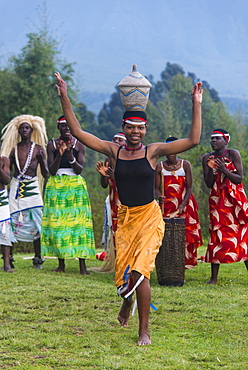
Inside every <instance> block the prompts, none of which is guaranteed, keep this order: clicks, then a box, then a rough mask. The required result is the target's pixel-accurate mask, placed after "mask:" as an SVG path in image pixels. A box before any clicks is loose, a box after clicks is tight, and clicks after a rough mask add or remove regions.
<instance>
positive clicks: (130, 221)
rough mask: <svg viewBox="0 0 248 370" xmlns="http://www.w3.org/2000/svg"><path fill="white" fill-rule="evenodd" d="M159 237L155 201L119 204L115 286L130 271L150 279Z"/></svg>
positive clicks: (160, 222)
mask: <svg viewBox="0 0 248 370" xmlns="http://www.w3.org/2000/svg"><path fill="white" fill-rule="evenodd" d="M163 236H164V221H163V218H162V213H161V210H160V208H159V206H158V204H157V202H156V201H155V200H154V201H153V202H151V203H148V204H146V205H144V206H138V207H127V206H123V205H120V207H119V209H118V226H117V231H116V261H115V270H116V274H115V285H116V286H117V287H119V286H120V285H122V284H124V283H125V282H126V279H125V275H126V273H130V272H131V271H138V272H139V273H140V274H142V275H144V276H145V277H146V278H147V279H150V274H151V272H152V271H153V269H154V266H155V258H156V255H157V253H158V251H159V247H160V246H161V244H162V239H163Z"/></svg>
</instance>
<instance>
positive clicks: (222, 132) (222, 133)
mask: <svg viewBox="0 0 248 370" xmlns="http://www.w3.org/2000/svg"><path fill="white" fill-rule="evenodd" d="M217 136H222V137H224V139H225V140H226V141H227V142H229V141H230V139H231V137H230V134H229V133H228V132H227V131H226V130H224V129H223V128H217V129H215V130H213V131H212V133H211V138H212V137H217Z"/></svg>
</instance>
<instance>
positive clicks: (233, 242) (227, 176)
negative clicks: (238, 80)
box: [0, 73, 248, 345]
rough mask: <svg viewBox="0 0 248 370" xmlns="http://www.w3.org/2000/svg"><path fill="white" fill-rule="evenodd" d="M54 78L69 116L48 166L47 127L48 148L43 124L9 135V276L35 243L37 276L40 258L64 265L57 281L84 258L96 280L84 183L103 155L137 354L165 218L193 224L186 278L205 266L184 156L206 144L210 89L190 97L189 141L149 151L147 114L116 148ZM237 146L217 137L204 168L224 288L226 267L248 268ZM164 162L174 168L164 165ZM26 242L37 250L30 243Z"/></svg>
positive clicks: (129, 125)
mask: <svg viewBox="0 0 248 370" xmlns="http://www.w3.org/2000/svg"><path fill="white" fill-rule="evenodd" d="M55 76H56V79H57V85H56V87H57V90H58V95H59V97H60V100H61V105H62V109H63V113H64V115H63V116H61V117H60V118H59V119H58V122H57V125H58V129H59V131H60V136H59V137H58V138H57V139H52V140H50V141H49V142H48V144H47V161H46V153H45V149H44V146H45V143H46V135H45V129H44V121H43V120H42V119H41V121H43V122H40V126H41V127H42V129H39V132H40V136H43V141H44V145H41V144H40V143H38V142H36V141H35V140H34V139H32V134H33V133H34V132H35V130H36V128H37V127H38V126H39V125H36V124H34V122H36V121H37V120H38V118H37V117H33V116H19V117H17V118H16V119H14V120H16V122H15V123H14V126H13V122H12V121H13V120H12V121H11V122H12V123H11V122H10V123H9V124H8V125H7V126H6V127H5V129H4V131H5V133H4V135H3V143H2V157H1V158H0V176H1V182H0V192H1V193H0V194H1V200H2V202H1V206H0V214H1V224H0V226H1V228H0V237H1V245H2V250H3V258H4V270H5V271H7V272H11V271H13V270H12V269H11V266H10V262H9V256H10V253H11V246H12V243H13V242H15V241H19V240H23V241H33V242H34V249H35V257H34V265H35V266H36V267H40V266H41V264H42V262H43V259H42V257H41V252H42V256H56V257H57V258H58V261H59V265H58V267H57V268H56V269H55V270H54V271H55V272H63V271H65V259H66V258H70V257H78V258H79V268H80V273H81V274H87V273H88V272H87V269H86V265H85V259H86V258H91V257H94V256H95V246H94V234H93V227H92V217H91V209H90V201H89V196H88V192H87V187H86V183H85V180H84V179H83V177H82V176H81V173H82V170H83V165H84V154H85V146H87V147H89V148H91V149H93V150H95V151H97V152H100V153H102V154H104V155H105V156H106V160H105V162H99V163H98V164H97V170H98V172H99V173H100V174H101V185H102V186H103V187H107V186H109V188H110V193H109V207H110V208H111V209H112V228H113V231H114V239H113V245H112V252H113V255H114V267H113V266H112V268H113V269H114V271H115V285H116V288H117V294H118V295H120V296H121V297H122V298H123V303H122V305H121V308H120V310H119V313H118V320H119V323H120V325H121V326H122V327H125V326H127V325H128V321H129V316H130V311H131V307H132V304H133V298H132V297H133V293H134V292H136V299H137V307H138V315H139V331H138V336H139V339H138V345H148V344H150V343H151V339H150V333H149V329H148V321H149V312H150V303H151V290H150V282H149V279H150V274H151V272H152V270H153V268H154V266H155V258H156V255H157V253H158V251H159V248H160V246H161V244H162V239H163V237H164V228H165V224H164V221H163V217H178V216H179V217H184V218H185V226H186V252H185V267H186V268H191V267H193V266H195V265H196V264H197V248H198V247H199V246H200V245H201V244H202V235H201V229H200V223H199V218H198V214H197V209H198V206H197V203H196V200H195V198H194V195H193V194H192V169H191V165H190V163H189V162H188V161H186V160H182V159H180V158H179V157H178V155H177V154H176V153H181V152H184V151H186V150H189V149H190V148H192V147H194V146H195V145H197V144H198V143H199V141H200V134H201V102H202V85H201V83H200V82H198V83H196V84H195V86H194V87H193V89H192V93H191V96H192V124H191V128H190V132H189V136H188V137H187V138H184V139H178V138H176V137H169V138H167V140H166V142H164V143H152V144H149V145H147V146H145V145H143V143H142V140H143V139H144V137H145V134H146V130H147V117H146V113H145V112H144V111H126V112H125V113H124V115H123V121H122V132H119V133H117V134H116V135H115V136H114V138H113V140H112V141H111V142H110V141H105V140H101V139H99V138H97V137H96V136H94V135H92V134H90V133H88V132H86V131H83V130H82V128H81V127H80V124H79V122H78V120H77V119H76V117H75V115H74V112H73V109H72V108H71V104H70V100H69V97H68V95H67V87H66V83H65V81H64V80H63V79H62V78H61V76H60V74H59V73H55ZM39 119H40V118H39ZM38 121H39V120H38ZM12 126H13V127H14V129H13V127H12ZM11 127H12V128H11ZM10 128H11V129H10ZM12 129H13V130H12ZM11 130H12V131H11ZM14 131H15V132H16V138H15V141H16V143H15V145H11V150H10V152H9V153H7V151H6V148H9V147H10V145H9V144H10V142H9V138H10V136H13V137H14V134H13V133H14ZM8 134H9V136H8ZM18 138H19V139H20V140H19V142H18ZM229 139H230V135H229V134H228V133H227V132H226V131H225V130H223V129H217V130H214V131H213V132H212V134H211V145H212V148H213V152H212V153H207V154H205V155H204V156H203V160H202V164H203V172H204V180H205V183H206V185H207V186H208V187H209V188H210V189H211V192H210V198H209V202H210V241H209V244H208V248H207V253H206V262H210V263H211V266H212V275H211V278H210V280H209V281H208V283H210V284H214V283H216V282H217V276H218V269H219V265H220V263H229V262H236V261H241V260H242V261H244V262H245V265H246V267H247V268H248V252H247V240H248V202H247V199H246V195H245V192H244V188H243V185H242V176H243V170H242V161H241V158H240V155H239V152H238V151H237V150H233V149H227V148H226V145H227V143H228V142H229ZM163 156H166V157H167V159H166V160H165V161H163V162H158V160H159V158H161V157H163ZM38 165H40V166H39V167H40V170H41V176H42V177H43V178H45V179H47V178H48V180H47V183H46V187H45V192H44V207H43V202H42V196H41V194H42V193H41V190H40V189H39V182H38V177H39V174H38V172H37V169H38ZM12 167H13V168H14V177H13V179H12V181H11V184H10V193H9V198H8V195H7V192H6V185H7V184H8V183H9V181H10V169H11V168H12ZM154 193H155V194H156V197H157V199H158V202H157V201H156V200H155V198H154ZM8 199H9V205H8ZM8 207H9V208H8ZM42 207H43V214H42V212H41V210H42ZM8 209H10V212H9V213H8ZM117 209H118V212H117ZM161 211H162V212H161ZM4 212H5V213H4ZM117 213H118V214H117ZM10 220H11V221H12V224H13V230H14V232H13V233H12V228H11V222H10ZM23 234H24V235H23ZM25 234H28V236H29V238H31V240H30V239H29V240H27V239H26V236H25ZM108 267H109V266H108Z"/></svg>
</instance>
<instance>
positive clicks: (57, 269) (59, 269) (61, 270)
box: [52, 267, 65, 272]
mask: <svg viewBox="0 0 248 370" xmlns="http://www.w3.org/2000/svg"><path fill="white" fill-rule="evenodd" d="M52 272H65V269H62V268H61V267H57V268H56V269H55V270H52Z"/></svg>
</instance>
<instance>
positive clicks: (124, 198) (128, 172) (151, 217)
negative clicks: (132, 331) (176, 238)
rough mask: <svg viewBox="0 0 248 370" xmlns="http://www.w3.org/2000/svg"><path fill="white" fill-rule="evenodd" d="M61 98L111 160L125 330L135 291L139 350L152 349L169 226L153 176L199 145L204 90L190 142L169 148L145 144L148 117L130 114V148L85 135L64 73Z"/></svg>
mask: <svg viewBox="0 0 248 370" xmlns="http://www.w3.org/2000/svg"><path fill="white" fill-rule="evenodd" d="M55 76H56V78H57V85H56V87H57V89H58V95H59V97H60V99H61V105H62V108H63V111H64V115H65V117H66V121H67V123H68V125H69V127H70V129H71V132H72V135H73V136H75V137H76V138H77V139H78V140H80V141H81V142H82V143H83V144H85V145H86V146H88V147H89V148H91V149H93V150H96V151H98V152H100V153H103V154H104V155H106V156H107V157H109V159H110V161H111V164H112V166H113V169H114V175H115V180H116V184H117V189H118V193H119V197H120V201H121V205H120V207H119V210H118V227H117V232H116V276H115V285H116V287H117V291H118V294H119V295H121V296H122V297H123V298H124V300H123V304H122V307H121V309H120V311H119V315H118V320H119V322H120V324H121V326H123V327H125V326H127V324H128V320H129V315H130V310H131V305H132V293H133V291H134V290H135V289H136V297H137V305H138V314H139V340H138V345H148V344H150V343H151V339H150V335H149V331H148V320H149V312H150V300H151V292H150V282H149V279H150V274H151V272H152V270H153V268H154V264H155V258H156V254H157V253H158V250H159V247H160V245H161V242H162V238H163V234H164V222H163V219H162V214H161V211H160V208H159V206H158V204H157V202H156V201H155V200H154V190H153V189H154V172H155V167H156V163H157V160H158V159H159V158H160V157H162V156H164V155H167V154H174V153H180V152H183V151H185V150H188V149H190V148H192V147H194V146H195V145H197V144H198V143H199V140H200V134H201V102H202V84H201V82H198V83H197V84H196V85H195V86H194V87H193V89H192V103H193V111H192V125H191V129H190V133H189V136H188V137H187V138H185V139H179V140H177V141H173V142H170V143H152V144H150V145H148V146H145V145H143V144H142V140H143V138H144V136H145V134H146V129H147V125H146V123H147V120H146V114H145V112H143V111H126V112H125V113H124V116H123V123H122V131H123V132H124V134H125V136H126V139H127V142H126V145H125V146H122V147H120V146H119V145H117V144H116V143H113V142H111V141H105V140H101V139H99V138H97V137H96V136H94V135H92V134H90V133H88V132H85V131H83V130H82V129H81V127H80V125H79V122H78V121H77V119H76V117H75V115H74V113H73V110H72V108H71V105H70V100H69V98H68V95H67V88H66V83H65V81H64V80H63V79H62V78H61V76H60V74H59V73H55Z"/></svg>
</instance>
